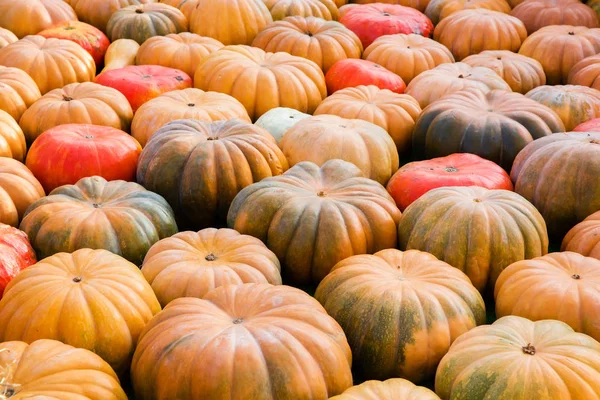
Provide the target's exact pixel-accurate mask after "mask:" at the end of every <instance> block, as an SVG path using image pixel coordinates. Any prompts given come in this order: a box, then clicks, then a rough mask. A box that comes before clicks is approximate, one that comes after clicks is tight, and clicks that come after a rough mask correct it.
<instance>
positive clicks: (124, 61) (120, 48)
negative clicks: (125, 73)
mask: <svg viewBox="0 0 600 400" xmlns="http://www.w3.org/2000/svg"><path fill="white" fill-rule="evenodd" d="M139 49H140V45H139V44H138V42H136V41H135V40H131V39H119V40H115V41H114V42H112V43H111V44H110V46H108V49H107V50H106V54H105V55H104V68H103V69H102V72H101V74H102V73H104V72H106V71H110V70H112V69H119V68H124V67H127V66H129V65H135V58H136V56H137V53H138V51H139ZM99 77H100V75H98V76H97V77H96V79H100V78H99Z"/></svg>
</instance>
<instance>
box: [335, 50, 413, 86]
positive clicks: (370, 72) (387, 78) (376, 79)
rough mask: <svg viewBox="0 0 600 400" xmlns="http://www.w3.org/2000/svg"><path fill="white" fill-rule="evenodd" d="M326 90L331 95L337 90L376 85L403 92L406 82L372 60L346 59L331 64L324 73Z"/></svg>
mask: <svg viewBox="0 0 600 400" xmlns="http://www.w3.org/2000/svg"><path fill="white" fill-rule="evenodd" d="M325 82H326V84H327V92H328V93H329V94H330V95H331V94H333V93H335V92H337V91H338V90H342V89H345V88H350V87H356V86H363V85H364V86H370V85H373V86H377V87H378V88H380V89H389V90H391V91H392V92H395V93H404V89H406V84H405V83H404V81H403V80H402V78H400V76H398V75H396V74H395V73H393V72H392V71H389V70H388V69H386V68H384V67H382V66H381V65H379V64H376V63H374V62H372V61H366V60H356V59H350V58H348V59H346V60H340V61H338V62H336V63H335V64H333V66H332V67H331V68H329V71H327V74H326V75H325Z"/></svg>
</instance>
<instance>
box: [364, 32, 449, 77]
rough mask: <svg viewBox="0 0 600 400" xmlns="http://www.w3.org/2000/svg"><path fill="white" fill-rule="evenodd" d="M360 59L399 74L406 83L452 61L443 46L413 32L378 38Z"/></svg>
mask: <svg viewBox="0 0 600 400" xmlns="http://www.w3.org/2000/svg"><path fill="white" fill-rule="evenodd" d="M363 58H364V59H365V60H368V61H371V62H374V63H376V64H378V65H381V66H382V67H385V68H387V69H389V70H390V71H392V72H393V73H395V74H398V75H400V77H401V78H402V80H403V81H404V82H406V83H410V81H412V80H413V78H414V77H415V76H417V75H419V74H420V73H422V72H425V71H428V70H430V69H432V68H435V67H437V66H438V65H440V64H445V63H453V62H454V56H453V55H452V53H451V52H450V50H448V49H447V48H446V46H444V45H443V44H441V43H438V42H436V41H435V40H433V39H430V38H426V37H423V36H421V35H416V34H414V33H411V34H409V35H404V34H397V35H386V36H381V37H379V38H377V39H375V41H374V42H373V43H372V44H371V45H370V46H369V47H367V48H366V50H365V52H364V54H363Z"/></svg>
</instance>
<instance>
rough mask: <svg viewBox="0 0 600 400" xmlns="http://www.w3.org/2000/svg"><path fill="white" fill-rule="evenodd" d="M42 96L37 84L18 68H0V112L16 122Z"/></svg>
mask: <svg viewBox="0 0 600 400" xmlns="http://www.w3.org/2000/svg"><path fill="white" fill-rule="evenodd" d="M40 97H42V94H41V93H40V89H39V88H38V87H37V84H36V83H35V81H34V80H33V79H31V77H30V76H29V75H27V73H26V72H25V71H23V70H22V69H19V68H11V67H2V66H0V110H2V111H6V112H7V113H9V114H10V115H11V116H12V117H13V118H14V119H15V120H16V121H19V119H20V118H21V115H23V113H24V112H25V110H27V108H29V107H30V106H31V105H32V104H33V103H34V102H36V101H37V100H38V99H39V98H40Z"/></svg>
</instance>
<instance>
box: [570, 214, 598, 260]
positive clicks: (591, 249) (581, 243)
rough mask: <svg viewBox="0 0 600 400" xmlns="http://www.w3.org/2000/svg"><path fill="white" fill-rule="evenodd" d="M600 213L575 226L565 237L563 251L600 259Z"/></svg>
mask: <svg viewBox="0 0 600 400" xmlns="http://www.w3.org/2000/svg"><path fill="white" fill-rule="evenodd" d="M599 242H600V211H596V212H595V213H593V214H592V215H590V216H589V217H587V218H586V219H584V220H583V221H582V222H580V223H578V224H577V225H575V226H574V227H573V228H572V229H571V230H570V231H569V232H568V233H567V234H566V235H565V237H564V239H563V241H562V245H561V247H560V250H561V251H574V252H576V253H579V254H582V255H584V256H586V257H593V258H596V259H600V246H599Z"/></svg>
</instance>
